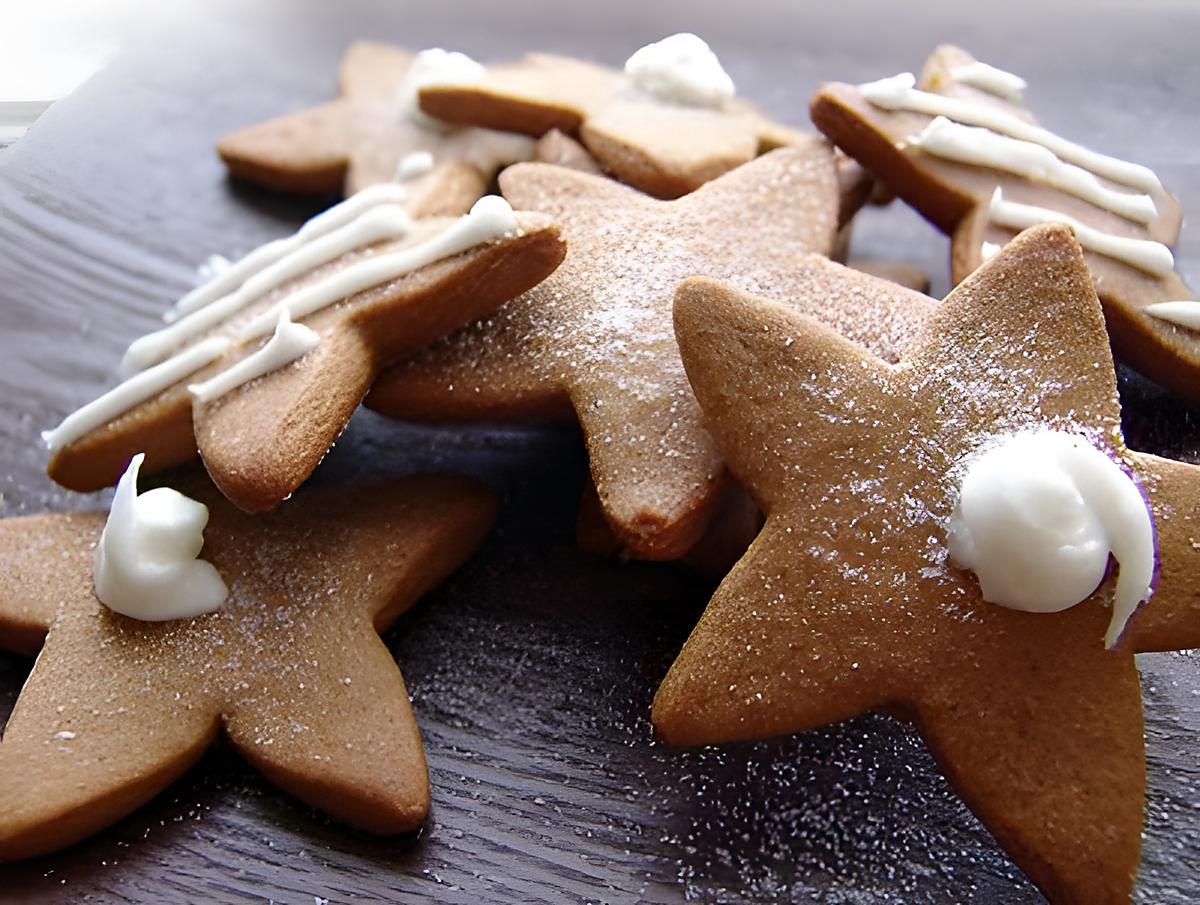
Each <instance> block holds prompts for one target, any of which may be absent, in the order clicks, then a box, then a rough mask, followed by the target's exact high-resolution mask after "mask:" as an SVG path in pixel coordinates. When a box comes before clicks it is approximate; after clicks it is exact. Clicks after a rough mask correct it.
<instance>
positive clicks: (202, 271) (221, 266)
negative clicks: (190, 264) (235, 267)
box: [196, 253, 233, 286]
mask: <svg viewBox="0 0 1200 905" xmlns="http://www.w3.org/2000/svg"><path fill="white" fill-rule="evenodd" d="M232 263H233V262H232V261H230V260H229V258H227V257H225V256H224V255H219V254H216V253H213V254H211V255H209V256H208V257H207V258H205V259H204V261H203V263H201V264H200V266H199V267H197V268H196V285H198V286H199V285H202V284H204V283H207V282H208V281H209V280H211V279H212V278H213V277H215V276H217V275H219V274H222V273H224V272H225V271H226V270H228V269H229V265H230V264H232Z"/></svg>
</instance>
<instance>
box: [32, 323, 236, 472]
mask: <svg viewBox="0 0 1200 905" xmlns="http://www.w3.org/2000/svg"><path fill="white" fill-rule="evenodd" d="M231 345H233V343H232V342H231V341H230V340H229V339H227V338H225V337H223V336H210V337H209V338H208V339H204V340H201V341H200V342H198V343H196V344H195V345H194V346H191V347H190V348H188V349H185V350H184V351H182V352H180V353H179V354H178V355H175V356H173V357H171V358H168V359H167V360H166V361H164V362H162V363H161V364H158V365H155V366H154V367H152V368H150V369H149V370H146V371H142V372H141V373H139V374H135V375H134V376H132V377H130V378H129V379H128V380H126V381H124V382H123V383H120V384H118V385H117V386H115V387H113V388H112V389H111V390H109V391H108V392H107V393H105V394H104V395H103V396H101V397H100V398H99V399H96V400H93V401H92V402H89V403H88V404H87V405H85V406H84V407H83V408H81V409H79V410H78V411H76V412H73V413H71V414H70V415H68V416H67V417H66V418H65V419H63V422H62V423H61V424H59V426H58V427H56V428H54V430H49V431H43V432H42V440H43V441H44V442H45V444H46V446H47V447H48V448H49V449H50V451H51V452H54V451H55V450H58V449H61V448H62V447H64V446H66V445H67V444H69V443H72V442H74V441H75V440H78V439H79V438H80V437H82V436H83V435H84V434H87V433H90V432H91V431H93V430H95V429H96V428H98V427H101V426H103V425H105V424H108V422H110V421H112V420H113V419H114V418H116V417H118V416H119V415H123V414H125V412H127V411H129V410H130V409H131V408H133V407H134V406H136V405H140V404H141V403H143V402H145V401H146V400H148V399H152V398H153V397H155V396H157V395H158V394H159V393H161V392H162V391H163V390H165V389H167V388H168V387H172V386H174V385H175V384H177V383H178V382H179V381H181V380H183V379H184V378H185V377H188V376H190V375H192V374H195V373H196V372H197V371H199V370H200V369H201V368H203V367H204V366H205V365H208V364H211V363H212V362H214V361H216V360H217V359H218V358H220V357H221V356H222V355H224V354H225V352H226V350H228V349H229V347H230V346H231Z"/></svg>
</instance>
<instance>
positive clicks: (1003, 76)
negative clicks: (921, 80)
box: [950, 60, 1027, 104]
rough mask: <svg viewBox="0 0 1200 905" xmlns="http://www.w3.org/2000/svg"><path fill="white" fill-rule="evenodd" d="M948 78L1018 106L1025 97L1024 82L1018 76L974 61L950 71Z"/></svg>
mask: <svg viewBox="0 0 1200 905" xmlns="http://www.w3.org/2000/svg"><path fill="white" fill-rule="evenodd" d="M950 78H952V79H954V81H956V82H961V83H962V84H964V85H970V86H971V87H972V88H978V89H979V90H980V91H986V92H987V93H988V94H994V95H995V96H996V97H999V98H1003V99H1004V100H1006V101H1012V102H1013V103H1014V104H1019V103H1021V101H1022V100H1023V99H1024V97H1025V88H1026V87H1027V85H1026V82H1025V80H1024V79H1023V78H1021V77H1020V76H1019V75H1014V74H1013V73H1011V72H1005V71H1004V70H1003V69H997V68H996V67H995V66H989V65H988V64H987V63H981V62H980V61H979V60H976V61H975V62H973V63H966V64H965V65H963V66H955V67H954V68H953V69H951V70H950Z"/></svg>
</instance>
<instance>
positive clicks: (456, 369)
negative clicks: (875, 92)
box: [367, 138, 933, 559]
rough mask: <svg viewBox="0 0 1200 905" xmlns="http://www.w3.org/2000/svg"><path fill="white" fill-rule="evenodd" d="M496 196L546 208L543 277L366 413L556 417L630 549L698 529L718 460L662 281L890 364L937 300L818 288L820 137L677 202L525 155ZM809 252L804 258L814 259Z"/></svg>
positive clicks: (664, 555) (831, 180) (679, 550)
mask: <svg viewBox="0 0 1200 905" xmlns="http://www.w3.org/2000/svg"><path fill="white" fill-rule="evenodd" d="M500 184H501V188H502V189H503V191H504V193H505V195H506V196H507V197H508V198H509V199H510V200H511V201H513V202H514V203H516V204H518V205H520V204H525V205H532V206H533V208H534V209H536V210H540V211H544V212H547V213H549V214H550V215H551V216H552V217H554V218H555V221H556V222H558V223H559V224H560V225H561V227H562V229H563V234H564V236H565V237H566V239H567V242H568V246H569V249H568V253H567V257H566V259H565V260H564V262H563V264H562V265H561V266H560V267H559V269H558V270H557V271H556V272H555V273H554V274H552V275H551V276H550V277H549V278H548V279H547V280H546V281H545V282H544V283H542V284H540V285H539V286H538V287H537V288H535V289H534V290H532V291H530V292H528V293H526V294H525V295H523V296H521V297H520V298H518V299H514V300H513V301H512V302H510V303H508V304H506V305H504V306H503V307H501V308H500V309H499V310H498V311H497V312H496V313H495V314H493V315H492V316H490V317H487V318H484V319H483V320H481V321H478V322H476V323H475V324H473V325H471V326H469V327H467V328H466V329H465V330H462V331H460V332H458V333H457V334H455V335H453V336H451V337H448V338H447V339H446V340H445V341H444V342H439V343H437V344H434V345H433V346H431V347H430V348H429V349H428V350H427V351H424V352H422V353H420V354H418V355H416V356H414V357H413V358H412V359H410V360H409V361H407V362H405V363H404V364H402V365H400V366H398V367H397V368H395V369H394V370H392V371H390V372H389V373H387V374H385V375H382V376H381V377H380V379H379V380H378V381H377V382H376V384H375V386H374V388H373V389H372V392H371V394H370V396H368V398H367V405H368V406H370V407H371V408H373V409H375V410H376V411H379V412H382V413H384V414H386V415H391V416H394V417H401V418H415V419H418V420H434V421H444V420H467V419H477V420H489V419H490V420H495V419H509V420H535V419H548V418H569V417H571V415H572V412H573V413H574V414H575V415H576V416H577V417H578V419H579V421H580V423H581V424H582V426H583V430H584V434H585V437H586V440H587V446H588V455H589V458H590V462H591V472H592V478H593V480H594V481H595V484H596V488H597V491H598V493H599V497H600V502H601V505H602V507H603V509H604V512H605V515H606V516H607V518H608V521H609V523H610V525H611V526H612V528H613V530H614V531H615V532H616V534H617V536H618V539H619V540H620V542H621V544H622V545H623V546H624V547H626V548H627V549H628V550H629V551H630V552H631V554H632V555H634V556H636V557H639V558H646V559H674V558H677V557H679V556H681V555H682V554H683V553H684V552H685V551H687V550H688V549H689V548H690V547H691V546H692V544H693V543H694V542H695V541H696V540H697V539H698V538H699V537H700V535H701V534H702V533H703V531H704V528H705V526H706V524H707V522H708V520H709V517H710V514H711V509H712V505H713V501H714V499H715V498H716V496H717V494H718V492H719V490H720V485H721V474H722V467H721V462H720V459H719V458H718V456H717V454H716V450H715V449H714V448H713V445H712V441H711V439H710V438H709V436H708V434H707V433H706V432H705V430H704V427H703V425H702V423H701V415H700V411H699V409H698V408H697V406H696V401H695V399H694V398H693V396H692V393H691V390H690V389H689V388H688V384H687V378H686V376H685V375H684V373H683V368H682V366H681V364H680V362H679V353H678V351H677V349H676V345H675V337H674V333H673V332H672V328H671V302H672V299H673V297H674V292H675V286H676V284H677V283H678V282H679V281H680V280H682V279H684V278H685V277H688V276H691V275H693V274H708V275H712V276H715V277H719V278H722V279H725V280H729V281H732V282H733V283H735V284H736V285H738V286H741V287H742V288H745V289H747V290H752V291H756V292H759V293H761V294H763V295H766V296H768V297H770V298H775V299H779V300H783V301H788V300H792V299H807V301H806V302H803V303H801V304H802V305H803V310H805V311H806V312H808V313H810V314H812V315H813V316H815V317H817V318H820V319H821V320H823V321H824V322H825V323H827V324H830V325H832V326H834V327H836V328H838V329H839V330H841V331H842V332H843V333H845V335H847V336H849V337H851V338H852V339H854V340H856V341H858V342H861V343H864V344H865V345H867V346H868V347H869V348H871V349H872V350H874V351H875V352H877V353H879V354H880V355H883V356H884V357H885V358H890V359H893V360H894V359H895V357H896V356H897V355H898V354H899V351H900V349H901V348H902V347H903V345H904V343H905V342H906V341H907V340H908V338H909V337H910V336H912V334H913V332H914V331H915V329H916V326H917V325H918V324H919V323H920V322H921V320H922V319H923V316H924V315H925V313H926V312H928V311H929V309H930V307H931V306H932V305H933V302H932V301H931V300H930V299H928V298H926V297H925V296H922V295H918V294H916V293H913V292H911V291H908V290H905V289H902V288H901V287H899V286H895V287H892V289H891V290H889V291H888V292H885V293H882V294H878V295H874V296H864V297H863V298H856V299H849V298H829V299H828V300H826V299H825V298H824V297H822V296H821V295H820V293H819V292H817V291H815V290H814V287H817V286H820V285H821V284H822V282H823V281H824V280H825V279H826V277H827V276H828V274H829V273H830V270H829V268H831V267H832V265H831V264H830V262H829V261H828V260H826V259H825V258H823V257H820V256H819V255H821V254H825V253H827V252H828V251H829V249H830V247H831V245H832V243H833V241H834V233H835V230H836V227H837V221H838V182H837V176H836V174H835V170H834V164H833V157H832V154H831V153H830V150H829V148H828V146H827V145H826V144H824V143H823V142H821V141H819V140H816V139H813V138H808V139H805V140H804V141H803V142H801V143H800V144H798V145H796V146H794V147H790V148H781V149H778V150H776V151H772V152H770V153H769V154H766V155H764V156H762V157H760V158H758V159H757V160H754V161H752V162H750V163H748V164H746V165H744V166H741V167H738V168H737V169H736V170H733V171H732V172H730V173H727V174H725V175H724V176H722V177H720V178H718V179H715V180H713V181H712V182H710V183H707V184H706V185H704V186H702V187H701V188H700V189H698V190H697V191H695V192H694V193H692V194H690V195H686V196H684V197H683V198H680V199H678V200H676V201H659V200H656V199H653V198H650V197H648V196H646V195H643V194H642V193H640V192H637V191H634V190H633V189H630V188H628V187H626V186H623V185H621V184H619V183H617V182H614V181H612V180H609V179H605V178H603V177H599V176H592V175H588V174H585V173H579V172H575V171H573V170H571V169H568V168H566V167H560V166H553V165H550V164H536V163H524V164H517V165H516V166H513V167H509V168H508V169H507V170H505V171H504V173H502V174H501V176H500ZM813 252H815V253H816V254H810V253H813Z"/></svg>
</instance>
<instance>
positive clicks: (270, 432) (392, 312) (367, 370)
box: [47, 212, 565, 511]
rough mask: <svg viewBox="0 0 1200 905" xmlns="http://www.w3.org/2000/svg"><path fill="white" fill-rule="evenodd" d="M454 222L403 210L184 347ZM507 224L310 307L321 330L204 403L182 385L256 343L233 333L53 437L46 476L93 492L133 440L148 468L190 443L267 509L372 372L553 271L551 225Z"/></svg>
mask: <svg viewBox="0 0 1200 905" xmlns="http://www.w3.org/2000/svg"><path fill="white" fill-rule="evenodd" d="M368 213H370V212H368ZM458 222H459V221H456V220H449V219H446V218H438V217H428V218H423V219H420V220H416V221H413V223H412V224H411V229H410V231H409V232H408V234H407V235H406V236H404V238H402V239H399V240H394V241H382V242H376V243H374V244H372V245H371V246H370V247H368V248H356V249H353V250H351V251H348V252H346V253H345V254H343V255H341V256H340V257H337V258H335V259H334V260H332V261H331V262H330V263H328V264H325V265H322V266H320V267H317V268H316V269H313V270H309V271H308V272H306V273H302V274H300V275H299V276H297V277H295V278H293V279H290V280H288V281H286V282H284V283H282V284H281V285H280V286H279V287H278V288H276V289H274V290H271V291H268V292H266V293H265V294H263V295H261V296H259V297H258V298H256V299H253V300H252V301H250V302H249V303H248V304H247V305H246V306H245V307H244V308H243V309H240V310H239V311H237V312H236V313H234V314H233V315H231V316H230V317H228V318H227V319H225V320H223V321H221V322H219V323H217V324H215V325H214V326H212V327H211V328H209V329H208V330H207V331H206V332H204V333H203V334H201V335H198V336H196V337H195V338H194V343H193V344H192V346H191V347H192V348H196V347H198V346H199V345H200V343H201V342H202V341H203V340H204V338H206V337H230V338H234V339H237V338H238V337H239V331H241V330H242V328H244V327H245V326H246V325H247V324H249V323H251V322H253V321H254V320H255V318H258V317H260V316H262V315H263V312H264V311H266V310H267V309H269V308H271V307H272V306H273V305H275V304H276V303H279V302H280V301H281V299H283V298H284V297H289V296H291V295H293V294H295V295H299V294H302V293H303V291H304V290H305V289H306V288H307V287H310V286H313V285H316V284H317V283H319V282H321V281H322V280H325V279H326V278H331V277H334V276H336V274H337V273H339V271H341V270H342V269H343V268H350V267H353V266H354V265H356V264H358V263H361V262H363V261H366V260H368V259H379V260H385V258H384V257H383V256H386V255H389V254H390V253H393V252H404V251H405V250H412V249H417V248H419V247H422V246H423V243H426V242H427V241H431V240H432V241H436V237H437V236H438V235H440V234H441V233H442V232H443V231H445V230H447V229H448V228H449V227H450V226H451V224H454V223H458ZM516 223H517V226H518V229H517V230H516V231H515V232H511V233H508V234H505V235H503V236H501V237H499V238H496V239H492V240H486V241H484V242H483V243H481V244H478V245H475V246H473V247H471V248H469V249H468V250H467V251H465V252H462V253H461V254H456V255H452V256H450V257H442V258H441V259H439V260H435V261H433V262H432V263H426V264H424V265H423V266H420V267H418V268H417V269H415V270H412V271H410V272H408V273H406V274H405V275H403V276H400V277H399V278H395V279H385V280H384V282H382V283H379V284H378V285H374V286H370V287H369V288H367V289H364V290H362V291H355V292H354V293H352V294H351V295H349V297H347V298H346V299H344V300H343V301H340V302H335V303H334V304H331V305H329V306H327V307H324V308H321V309H320V310H318V311H315V312H314V313H312V314H310V315H308V316H306V317H305V318H304V321H303V322H304V324H305V326H307V327H309V328H311V329H312V330H313V331H315V332H316V334H317V335H318V337H319V342H318V343H317V345H316V346H315V347H314V348H312V349H311V350H310V351H309V352H307V353H306V354H305V355H304V356H303V357H302V358H301V359H300V360H298V361H296V362H294V363H293V364H290V365H287V366H285V367H282V368H279V369H276V370H274V371H272V372H270V373H268V374H266V375H265V376H262V377H260V378H259V379H257V380H253V381H251V382H249V383H246V384H244V385H242V386H241V387H238V388H236V389H234V390H232V391H231V392H229V393H227V394H225V395H223V396H220V397H219V398H216V399H212V400H211V401H202V400H201V399H199V398H193V396H192V394H191V393H190V392H189V390H188V387H189V385H195V384H198V383H202V382H203V381H205V380H207V379H208V378H210V377H212V376H214V375H215V374H217V373H220V372H222V371H224V370H226V369H227V368H229V367H231V366H232V365H234V364H235V363H237V362H239V361H241V360H242V359H244V358H246V357H247V356H249V355H250V354H253V353H255V352H256V351H257V350H258V349H259V348H260V347H262V346H263V345H264V343H262V342H261V341H258V340H250V341H246V342H235V344H234V345H233V346H232V347H230V348H229V350H228V351H226V352H225V353H224V354H222V355H221V356H220V357H219V358H217V359H216V360H215V361H213V362H212V363H211V364H208V365H206V366H204V367H203V368H202V369H201V370H199V371H196V372H194V373H192V374H189V375H185V376H183V377H181V378H179V379H178V380H176V381H175V382H174V383H173V384H171V385H170V386H167V387H165V388H164V389H162V390H161V391H160V392H158V393H157V394H156V395H153V396H151V397H150V398H148V399H146V401H144V402H142V403H139V404H137V405H134V406H133V407H132V408H131V409H129V410H127V411H126V412H125V413H124V414H121V415H118V416H116V417H115V418H114V419H113V420H111V421H109V422H108V423H107V424H104V425H103V426H100V427H97V428H95V429H94V430H90V431H88V432H87V433H85V434H83V435H82V436H80V437H78V438H77V439H74V440H72V441H71V442H68V443H66V445H64V446H62V447H61V448H57V449H55V450H54V451H53V452H52V454H51V457H50V462H49V465H48V467H47V470H48V472H49V474H50V477H51V478H53V479H54V480H55V481H57V482H58V483H60V484H62V485H63V486H65V487H69V488H70V489H72V490H79V491H91V490H98V489H100V488H103V487H107V486H109V485H110V484H113V483H115V481H116V480H117V478H118V477H120V475H121V473H122V472H123V471H124V470H125V466H126V465H127V464H128V463H129V460H130V459H131V458H132V456H133V455H134V453H137V452H139V451H144V452H145V453H146V465H145V468H144V469H143V474H150V473H152V472H155V471H159V470H161V469H163V468H166V467H169V466H171V465H176V464H179V463H181V462H184V461H187V460H189V459H191V458H193V457H194V456H195V455H196V452H197V450H199V452H200V455H201V457H202V458H203V460H204V464H205V467H206V468H207V469H208V471H209V474H210V475H211V476H212V478H213V480H214V481H215V482H216V484H217V486H218V487H220V489H221V491H222V492H223V493H225V494H226V496H228V497H229V498H230V499H231V500H233V501H234V502H235V503H237V504H238V505H239V506H241V507H242V508H243V509H246V510H249V511H261V510H265V509H270V508H271V507H272V506H275V505H277V504H278V503H279V502H280V501H282V500H283V499H285V498H286V497H287V496H288V494H290V493H292V492H293V491H294V490H295V489H296V488H297V487H299V486H300V484H302V483H303V482H304V480H305V479H306V478H308V476H309V475H310V474H312V471H313V469H314V468H316V466H317V465H318V464H319V463H320V461H321V459H322V458H323V457H324V456H325V454H326V453H327V452H328V451H329V449H330V447H331V446H332V445H333V443H334V441H335V440H336V439H337V438H338V436H339V435H340V434H341V432H342V431H343V430H344V429H345V427H346V423H347V422H348V421H349V420H350V416H351V414H353V412H354V410H355V409H356V408H357V407H358V405H359V403H360V402H361V401H362V399H363V397H364V396H365V395H366V393H367V390H368V389H369V387H370V386H371V383H372V382H373V381H374V379H375V377H376V375H377V374H378V373H379V372H380V371H381V370H383V369H384V368H385V367H387V366H389V365H391V364H393V363H394V362H396V361H398V360H400V359H401V358H403V357H404V356H405V355H408V354H410V353H412V352H414V351H416V350H418V349H420V348H422V347H423V346H425V345H427V344H428V343H429V342H431V341H432V340H434V339H436V338H438V337H441V336H445V335H446V334H448V333H450V332H451V331H453V330H455V329H457V328H459V327H461V326H463V325H464V324H466V323H469V322H470V321H472V320H474V319H475V318H478V317H481V316H483V315H486V314H489V313H491V312H492V311H494V310H495V309H496V308H497V307H498V306H499V305H500V304H501V303H503V302H504V301H506V300H507V299H511V298H513V297H514V296H517V295H519V294H521V293H522V292H524V291H525V290H527V289H529V288H530V287H531V286H533V285H535V284H537V283H538V282H540V281H541V280H542V279H543V278H544V277H545V276H546V275H547V274H549V273H550V272H551V271H553V270H554V268H555V267H556V266H557V265H558V262H559V261H560V260H561V259H562V257H563V255H564V254H565V245H564V243H563V241H562V239H561V238H560V237H559V233H558V229H557V228H556V227H555V226H553V225H552V224H550V223H549V221H548V220H547V218H546V217H545V216H544V215H541V214H527V213H518V214H517V215H516ZM200 313H203V312H202V311H201V312H200Z"/></svg>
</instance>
